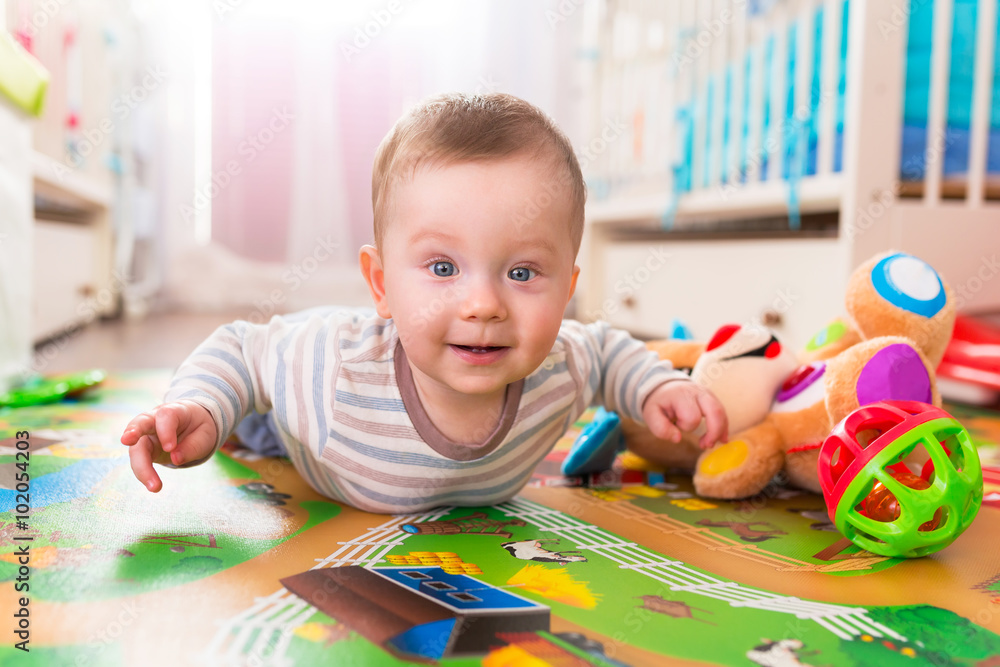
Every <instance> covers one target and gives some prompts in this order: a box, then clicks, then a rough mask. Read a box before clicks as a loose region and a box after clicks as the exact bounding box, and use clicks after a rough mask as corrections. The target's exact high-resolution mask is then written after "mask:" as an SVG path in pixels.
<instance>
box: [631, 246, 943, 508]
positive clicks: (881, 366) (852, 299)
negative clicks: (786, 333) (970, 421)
mask: <svg viewBox="0 0 1000 667" xmlns="http://www.w3.org/2000/svg"><path fill="white" fill-rule="evenodd" d="M845 302H846V310H847V316H846V317H842V318H840V319H837V320H835V321H834V322H832V323H831V324H830V325H828V326H827V327H825V328H824V329H823V330H822V331H820V332H819V333H818V334H816V336H814V337H813V339H812V340H811V341H809V344H808V345H807V346H806V348H805V350H803V352H802V353H801V355H800V358H799V359H798V360H796V359H795V358H794V356H793V355H791V354H789V353H788V352H787V351H786V350H785V349H784V348H782V346H781V344H780V343H779V342H778V341H777V339H775V338H774V337H773V335H772V334H771V333H770V331H768V330H767V329H764V328H762V327H753V326H742V327H741V326H735V325H727V326H725V327H722V328H721V329H719V331H717V332H716V333H715V335H714V336H713V337H712V339H711V341H710V342H709V343H708V344H707V345H704V346H700V347H699V346H698V345H697V344H694V343H684V342H681V343H672V342H670V341H664V342H658V343H657V342H654V343H651V344H650V348H651V349H653V350H655V351H656V352H657V353H658V354H659V355H660V357H661V358H666V359H670V360H671V361H673V362H674V364H675V366H677V367H680V368H684V367H691V368H692V372H691V376H692V379H693V380H694V381H695V382H698V383H699V384H702V385H703V386H706V387H708V388H710V389H711V390H712V391H713V393H715V394H716V396H717V397H718V398H719V400H720V401H721V402H722V404H723V406H724V407H725V408H726V413H727V416H728V417H729V423H730V429H729V430H730V433H731V434H733V435H732V437H731V439H730V440H729V442H726V443H722V444H719V445H716V446H715V447H713V448H712V449H710V450H708V451H705V452H701V451H699V450H698V448H697V445H696V440H697V436H698V435H699V432H698V431H695V432H694V433H692V434H686V435H685V438H684V439H683V441H682V442H681V443H680V444H674V443H670V442H667V441H663V440H660V439H658V438H656V437H654V436H653V435H652V434H651V433H650V432H649V431H648V429H646V428H645V426H643V425H641V424H639V423H637V422H634V421H630V420H627V419H623V420H622V429H623V431H624V433H625V441H626V444H627V445H628V448H629V449H630V450H631V451H632V452H634V453H635V454H637V455H639V456H640V457H642V458H645V459H646V460H648V461H650V462H651V463H654V464H656V465H660V466H663V467H668V468H677V467H680V468H685V469H688V470H694V485H695V489H696V490H697V491H698V493H699V494H700V495H702V496H706V497H712V498H743V497H746V496H750V495H753V494H755V493H758V492H759V491H761V490H762V489H763V488H764V487H765V486H766V485H767V484H768V482H770V481H771V479H772V478H774V476H775V475H776V474H778V473H779V472H783V473H784V475H785V477H786V478H787V480H788V481H789V482H790V483H792V484H794V485H796V486H799V487H801V488H804V489H808V490H811V491H815V492H817V493H819V492H820V486H819V481H818V477H817V469H816V462H817V458H818V452H819V447H820V445H821V444H822V442H823V440H824V439H825V438H826V436H827V435H828V434H829V432H830V430H831V429H832V428H833V426H834V425H835V424H836V423H837V422H839V421H840V420H841V419H842V418H843V417H845V416H846V415H847V414H848V413H850V412H851V411H852V410H854V409H855V408H857V407H859V406H861V405H865V404H868V403H872V402H875V401H879V400H886V399H903V400H917V401H922V402H925V403H932V404H934V405H940V403H941V397H940V395H939V394H938V391H937V387H936V384H935V380H934V369H935V368H936V367H937V364H938V363H939V362H940V361H941V357H942V356H943V355H944V349H945V347H946V346H947V344H948V340H949V338H950V337H951V330H952V327H953V325H954V321H955V307H954V296H953V294H952V292H951V290H950V288H948V286H947V285H945V284H944V282H943V281H942V280H941V278H940V276H938V274H937V272H936V271H934V269H933V268H931V266H930V265H928V264H927V263H925V262H923V261H922V260H920V259H918V258H916V257H913V256H911V255H905V254H901V253H889V254H885V255H880V256H877V257H875V258H873V259H871V260H869V261H868V262H866V263H864V264H863V265H861V266H859V267H858V268H857V269H856V270H855V271H854V273H853V274H852V275H851V278H850V280H849V281H848V286H847V295H846V300H845ZM692 362H693V363H692Z"/></svg>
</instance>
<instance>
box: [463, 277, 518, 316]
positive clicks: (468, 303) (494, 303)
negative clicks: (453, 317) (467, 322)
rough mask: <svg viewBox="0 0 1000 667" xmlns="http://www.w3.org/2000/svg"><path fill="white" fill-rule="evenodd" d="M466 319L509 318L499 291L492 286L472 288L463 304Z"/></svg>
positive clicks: (479, 285)
mask: <svg viewBox="0 0 1000 667" xmlns="http://www.w3.org/2000/svg"><path fill="white" fill-rule="evenodd" d="M462 317H464V318H465V319H478V320H492V319H504V318H506V317H507V309H506V307H505V305H504V302H503V297H502V296H501V295H500V293H499V290H497V288H496V287H495V286H493V285H491V284H478V285H474V286H470V288H469V291H468V292H467V293H466V296H465V299H464V301H463V302H462Z"/></svg>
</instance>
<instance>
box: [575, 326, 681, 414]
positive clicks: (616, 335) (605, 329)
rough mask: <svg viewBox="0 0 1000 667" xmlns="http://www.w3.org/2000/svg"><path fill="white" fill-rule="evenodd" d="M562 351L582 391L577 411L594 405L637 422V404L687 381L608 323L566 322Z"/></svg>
mask: <svg viewBox="0 0 1000 667" xmlns="http://www.w3.org/2000/svg"><path fill="white" fill-rule="evenodd" d="M559 339H560V340H561V341H562V342H563V344H564V346H565V348H566V363H567V366H568V368H569V371H570V373H572V374H573V376H574V377H575V379H576V380H577V385H578V386H579V387H580V388H581V391H580V394H579V396H578V398H577V401H578V404H577V406H576V408H577V413H578V414H579V413H582V412H583V411H584V410H585V409H586V408H587V407H589V406H590V405H591V404H593V403H599V404H601V405H603V406H604V407H605V408H607V409H608V410H614V411H615V412H617V413H619V414H620V415H623V416H625V417H629V418H630V419H634V420H636V421H639V422H642V421H643V419H642V404H643V402H644V401H645V400H646V397H647V396H649V394H650V393H651V392H652V391H653V390H654V389H656V388H657V387H659V386H660V385H661V384H663V383H665V382H670V381H672V380H687V381H690V377H689V376H688V375H687V373H685V372H683V371H679V370H676V369H674V367H673V365H672V364H671V363H670V362H669V361H667V360H661V359H660V358H659V356H657V354H656V353H655V352H653V351H652V350H650V349H648V348H647V347H646V345H645V344H644V343H643V342H642V341H639V340H636V339H635V338H633V337H632V336H631V335H630V334H629V333H628V332H627V331H623V330H621V329H614V328H612V327H611V326H610V325H608V323H607V322H603V321H601V322H594V323H591V324H582V323H580V322H575V321H572V320H566V321H565V322H563V325H562V327H561V329H560V331H559Z"/></svg>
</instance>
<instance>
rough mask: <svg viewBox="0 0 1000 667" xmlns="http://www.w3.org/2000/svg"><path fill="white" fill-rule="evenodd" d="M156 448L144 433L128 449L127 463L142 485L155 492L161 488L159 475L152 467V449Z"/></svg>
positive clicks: (161, 483)
mask: <svg viewBox="0 0 1000 667" xmlns="http://www.w3.org/2000/svg"><path fill="white" fill-rule="evenodd" d="M156 449H158V447H157V446H156V444H155V443H154V441H153V439H152V438H151V437H150V436H147V435H144V436H142V437H140V438H139V439H138V441H137V442H136V443H135V445H134V446H132V448H131V449H129V452H128V459H129V465H130V466H131V467H132V474H133V475H135V478H136V479H137V480H139V481H140V482H142V484H143V486H145V487H146V488H147V489H149V490H150V491H152V492H153V493H156V492H157V491H159V490H160V489H162V488H163V482H162V481H161V480H160V476H159V475H157V474H156V470H154V469H153V458H154V450H156Z"/></svg>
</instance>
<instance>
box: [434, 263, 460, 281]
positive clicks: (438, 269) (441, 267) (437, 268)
mask: <svg viewBox="0 0 1000 667" xmlns="http://www.w3.org/2000/svg"><path fill="white" fill-rule="evenodd" d="M431 271H433V272H434V275H435V276H441V277H442V278H447V277H448V276H453V275H455V265H454V264H452V263H451V262H434V264H433V265H432V266H431Z"/></svg>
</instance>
